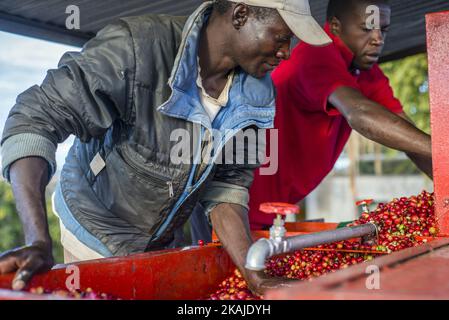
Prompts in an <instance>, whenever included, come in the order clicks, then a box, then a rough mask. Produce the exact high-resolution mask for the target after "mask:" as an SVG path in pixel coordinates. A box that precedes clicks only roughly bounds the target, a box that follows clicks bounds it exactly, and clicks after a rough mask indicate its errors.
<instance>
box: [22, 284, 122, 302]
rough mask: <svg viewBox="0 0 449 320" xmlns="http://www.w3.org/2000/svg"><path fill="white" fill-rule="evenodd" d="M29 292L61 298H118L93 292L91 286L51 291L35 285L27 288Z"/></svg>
mask: <svg viewBox="0 0 449 320" xmlns="http://www.w3.org/2000/svg"><path fill="white" fill-rule="evenodd" d="M29 292H30V293H33V294H38V295H44V294H50V295H54V296H57V297H60V298H63V299H80V300H81V299H84V300H119V299H117V298H116V297H113V296H112V295H110V294H106V293H98V292H94V291H93V290H92V289H91V288H87V289H86V291H80V290H75V291H67V290H55V291H51V290H48V289H45V288H43V287H36V288H31V289H30V290H29Z"/></svg>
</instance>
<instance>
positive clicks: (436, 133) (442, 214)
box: [426, 12, 449, 234]
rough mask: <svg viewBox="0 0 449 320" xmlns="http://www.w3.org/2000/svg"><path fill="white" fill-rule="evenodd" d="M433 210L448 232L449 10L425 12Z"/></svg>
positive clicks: (444, 231)
mask: <svg viewBox="0 0 449 320" xmlns="http://www.w3.org/2000/svg"><path fill="white" fill-rule="evenodd" d="M426 20H427V48H428V55H429V86H430V87H429V88H430V111H431V124H432V157H433V177H434V182H435V197H436V213H437V217H438V223H439V229H440V232H441V233H444V234H449V141H448V139H449V125H448V124H449V85H448V83H449V36H448V35H449V12H441V13H433V14H429V15H427V16H426Z"/></svg>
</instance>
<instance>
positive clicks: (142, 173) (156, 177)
mask: <svg viewBox="0 0 449 320" xmlns="http://www.w3.org/2000/svg"><path fill="white" fill-rule="evenodd" d="M119 150H120V154H121V156H122V158H123V160H124V161H125V163H126V164H127V165H129V166H130V167H131V168H132V169H134V171H135V172H136V173H137V175H139V176H140V177H142V178H144V179H145V180H157V181H158V182H159V183H160V184H165V185H166V186H167V188H168V196H169V198H173V197H174V196H175V191H174V188H173V181H171V180H170V178H168V177H166V176H164V175H161V174H160V173H156V172H153V171H151V174H149V173H148V172H147V171H145V170H142V169H141V168H140V167H138V166H137V165H136V164H135V162H134V160H132V159H131V157H129V156H128V155H127V154H126V152H123V151H122V150H121V149H119Z"/></svg>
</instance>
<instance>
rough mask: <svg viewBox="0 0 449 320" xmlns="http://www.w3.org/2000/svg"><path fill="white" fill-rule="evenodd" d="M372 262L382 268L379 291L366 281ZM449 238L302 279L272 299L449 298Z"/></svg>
mask: <svg viewBox="0 0 449 320" xmlns="http://www.w3.org/2000/svg"><path fill="white" fill-rule="evenodd" d="M370 265H374V266H377V267H378V268H379V271H380V273H379V280H380V282H379V284H380V288H379V290H370V289H368V288H367V285H366V282H367V279H368V277H369V276H370V275H371V273H368V271H367V267H368V266H370ZM448 266H449V239H440V240H435V241H432V242H430V243H428V244H425V245H422V246H419V247H416V248H410V249H407V250H404V251H401V252H397V253H394V254H391V255H388V256H383V257H380V258H377V259H375V260H373V261H372V262H370V263H363V264H360V265H356V266H353V267H350V268H348V269H345V270H342V271H339V272H337V273H334V274H330V275H326V276H323V277H321V278H319V279H315V280H314V281H312V282H298V284H296V285H294V286H293V287H292V288H288V289H283V290H274V291H271V292H269V293H268V294H267V295H266V298H267V299H270V300H317V299H318V300H319V299H336V300H365V299H366V300H387V299H392V300H397V299H432V300H434V299H449V268H448Z"/></svg>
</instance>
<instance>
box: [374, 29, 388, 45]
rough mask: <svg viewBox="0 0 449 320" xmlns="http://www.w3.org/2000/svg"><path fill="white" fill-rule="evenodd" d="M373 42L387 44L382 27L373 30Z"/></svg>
mask: <svg viewBox="0 0 449 320" xmlns="http://www.w3.org/2000/svg"><path fill="white" fill-rule="evenodd" d="M372 43H373V45H376V46H383V45H384V44H385V36H384V34H383V32H382V30H380V29H374V30H373V31H372Z"/></svg>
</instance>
